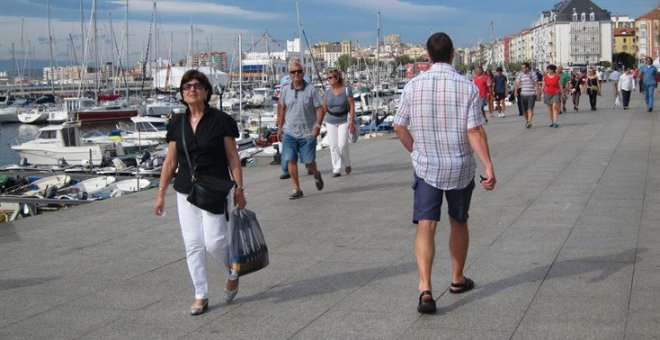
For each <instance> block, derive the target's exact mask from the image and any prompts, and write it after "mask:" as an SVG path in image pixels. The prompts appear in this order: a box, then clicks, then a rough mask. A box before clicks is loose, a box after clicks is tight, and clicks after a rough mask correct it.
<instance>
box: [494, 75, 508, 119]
mask: <svg viewBox="0 0 660 340" xmlns="http://www.w3.org/2000/svg"><path fill="white" fill-rule="evenodd" d="M495 72H496V73H497V74H496V75H495V76H494V77H493V88H494V91H495V106H496V109H497V116H498V117H500V118H504V117H505V115H504V114H505V112H506V99H507V98H508V96H509V93H508V92H509V91H508V84H507V81H508V80H507V79H506V76H505V75H504V74H502V72H503V70H502V68H501V67H498V68H497V69H496V70H495Z"/></svg>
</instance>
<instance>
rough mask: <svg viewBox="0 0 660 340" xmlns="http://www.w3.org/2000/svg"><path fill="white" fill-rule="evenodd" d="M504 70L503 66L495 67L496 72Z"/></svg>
mask: <svg viewBox="0 0 660 340" xmlns="http://www.w3.org/2000/svg"><path fill="white" fill-rule="evenodd" d="M502 71H503V70H502V68H501V67H498V68H496V69H495V72H502Z"/></svg>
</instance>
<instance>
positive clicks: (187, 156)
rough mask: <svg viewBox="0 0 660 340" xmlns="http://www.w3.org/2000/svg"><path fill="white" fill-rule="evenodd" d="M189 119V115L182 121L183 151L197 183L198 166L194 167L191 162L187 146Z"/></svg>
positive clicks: (185, 115) (192, 176)
mask: <svg viewBox="0 0 660 340" xmlns="http://www.w3.org/2000/svg"><path fill="white" fill-rule="evenodd" d="M187 119H188V114H184V115H183V118H182V119H181V142H182V144H183V151H184V153H185V154H186V159H187V160H188V165H189V166H190V176H191V178H192V180H193V181H195V171H196V170H197V166H196V165H193V163H192V162H191V161H190V155H189V154H188V146H187V145H186V144H187V143H186V120H187Z"/></svg>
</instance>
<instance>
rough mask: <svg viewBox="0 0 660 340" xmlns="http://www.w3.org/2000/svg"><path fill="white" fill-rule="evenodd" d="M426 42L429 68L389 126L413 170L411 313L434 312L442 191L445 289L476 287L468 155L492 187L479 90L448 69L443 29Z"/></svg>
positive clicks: (449, 47) (450, 53)
mask: <svg viewBox="0 0 660 340" xmlns="http://www.w3.org/2000/svg"><path fill="white" fill-rule="evenodd" d="M426 47H427V50H428V54H429V58H430V59H431V62H433V66H432V67H431V69H429V70H428V71H427V72H425V73H422V74H420V75H418V76H417V77H415V78H414V79H412V80H411V81H409V82H408V84H407V85H406V87H405V88H404V90H403V94H402V95H401V101H400V104H399V109H398V111H397V114H396V116H395V118H394V131H395V132H396V134H397V136H398V137H399V140H400V141H401V143H402V144H403V146H404V147H405V148H406V150H408V152H410V155H411V157H412V163H413V168H414V170H415V177H414V183H413V189H414V211H413V223H416V224H417V234H416V237H415V256H416V257H417V269H418V271H419V291H420V296H419V304H418V306H417V311H418V312H420V313H434V312H435V311H436V306H435V300H434V299H433V295H432V292H431V290H432V287H431V268H432V265H433V257H434V255H435V229H436V226H437V224H438V221H439V220H440V205H441V204H442V196H443V194H444V195H445V197H446V198H447V206H448V210H449V222H450V224H451V235H450V239H449V250H450V252H451V257H452V278H451V279H452V280H451V286H450V288H449V292H451V293H463V292H466V291H468V290H470V289H472V288H474V282H473V281H472V280H470V279H469V278H467V277H465V276H464V275H463V268H464V266H465V261H466V258H467V251H468V243H469V242H468V240H469V236H468V229H467V219H468V210H469V208H470V198H471V197H472V190H473V189H474V186H475V185H474V176H475V173H476V162H475V159H474V156H473V152H475V153H476V154H477V156H478V157H479V160H480V161H481V163H482V164H483V166H484V177H481V185H482V186H483V187H484V188H485V189H486V190H489V191H490V190H493V188H494V187H495V182H496V180H495V173H494V171H493V165H492V163H491V160H490V152H489V150H488V140H487V138H486V132H485V130H484V128H483V126H482V125H483V124H484V123H485V119H484V117H483V116H482V115H481V107H480V105H481V99H480V97H479V90H478V89H477V87H476V86H475V85H474V84H472V83H471V82H470V81H469V80H468V79H466V78H465V77H464V76H462V75H460V74H459V73H458V72H456V70H455V69H454V68H453V67H452V66H451V64H452V61H453V59H454V48H453V44H452V42H451V39H450V38H449V36H448V35H447V34H445V33H435V34H433V35H432V36H431V37H430V38H429V40H428V41H427V43H426ZM408 127H410V128H411V129H410V130H408Z"/></svg>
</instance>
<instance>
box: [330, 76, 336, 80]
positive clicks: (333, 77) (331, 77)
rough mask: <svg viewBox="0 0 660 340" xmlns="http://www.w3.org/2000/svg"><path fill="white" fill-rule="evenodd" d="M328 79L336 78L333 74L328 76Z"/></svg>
mask: <svg viewBox="0 0 660 340" xmlns="http://www.w3.org/2000/svg"><path fill="white" fill-rule="evenodd" d="M330 79H337V77H335V76H328V80H330Z"/></svg>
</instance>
